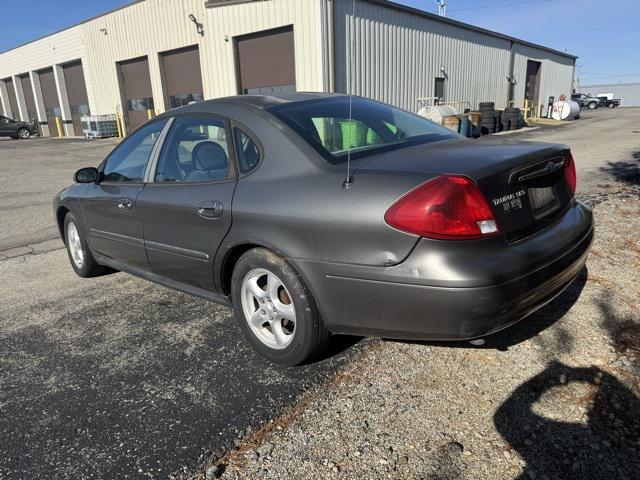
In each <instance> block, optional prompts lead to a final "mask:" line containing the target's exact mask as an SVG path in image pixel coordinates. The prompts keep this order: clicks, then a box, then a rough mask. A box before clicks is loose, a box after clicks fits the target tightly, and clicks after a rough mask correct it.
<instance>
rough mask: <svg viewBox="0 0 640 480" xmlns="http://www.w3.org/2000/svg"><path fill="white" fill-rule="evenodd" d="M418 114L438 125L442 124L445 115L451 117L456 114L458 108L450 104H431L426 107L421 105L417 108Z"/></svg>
mask: <svg viewBox="0 0 640 480" xmlns="http://www.w3.org/2000/svg"><path fill="white" fill-rule="evenodd" d="M418 115H420V116H422V117H424V118H426V119H428V120H431V121H432V122H435V123H437V124H439V125H444V118H445V117H453V116H456V115H458V110H456V109H455V107H452V106H451V105H432V106H428V107H422V108H421V109H420V110H418Z"/></svg>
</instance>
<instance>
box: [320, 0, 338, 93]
mask: <svg viewBox="0 0 640 480" xmlns="http://www.w3.org/2000/svg"><path fill="white" fill-rule="evenodd" d="M333 2H334V0H322V17H323V21H322V33H323V37H324V39H323V40H324V41H323V46H322V54H323V63H324V79H323V80H324V88H325V90H326V91H327V92H332V93H333V92H335V91H336V78H335V75H336V68H335V67H336V56H335V31H334V6H333V5H334V3H333Z"/></svg>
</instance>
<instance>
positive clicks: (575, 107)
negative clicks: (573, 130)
mask: <svg viewBox="0 0 640 480" xmlns="http://www.w3.org/2000/svg"><path fill="white" fill-rule="evenodd" d="M579 114H580V105H579V104H578V103H577V102H574V101H572V100H565V101H564V102H556V103H554V104H553V109H552V111H551V117H552V118H553V119H554V120H573V119H574V118H576V117H577V116H578V115H579Z"/></svg>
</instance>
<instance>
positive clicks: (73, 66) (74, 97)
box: [62, 62, 90, 136]
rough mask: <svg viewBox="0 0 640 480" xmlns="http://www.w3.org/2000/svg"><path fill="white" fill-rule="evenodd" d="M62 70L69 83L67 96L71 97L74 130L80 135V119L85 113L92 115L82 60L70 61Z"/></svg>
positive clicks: (70, 105)
mask: <svg viewBox="0 0 640 480" xmlns="http://www.w3.org/2000/svg"><path fill="white" fill-rule="evenodd" d="M62 71H63V72H64V81H65V83H66V84H67V97H69V108H70V110H71V121H72V122H73V132H74V133H75V134H76V135H78V136H80V135H82V122H81V121H80V119H81V118H82V116H83V115H90V113H89V98H88V97H87V86H86V84H85V82H84V71H83V70H82V62H73V63H68V64H67V65H64V66H63V67H62Z"/></svg>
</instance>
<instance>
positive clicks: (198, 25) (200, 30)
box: [189, 13, 204, 36]
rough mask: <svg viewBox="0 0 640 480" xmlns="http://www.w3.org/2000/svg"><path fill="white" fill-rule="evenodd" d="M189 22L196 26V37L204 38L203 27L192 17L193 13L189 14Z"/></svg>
mask: <svg viewBox="0 0 640 480" xmlns="http://www.w3.org/2000/svg"><path fill="white" fill-rule="evenodd" d="M189 20H191V21H192V22H193V23H194V24H195V26H196V32H198V35H201V36H204V25H202V24H201V23H200V22H199V21H198V19H197V18H196V17H195V16H194V15H193V13H190V14H189Z"/></svg>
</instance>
